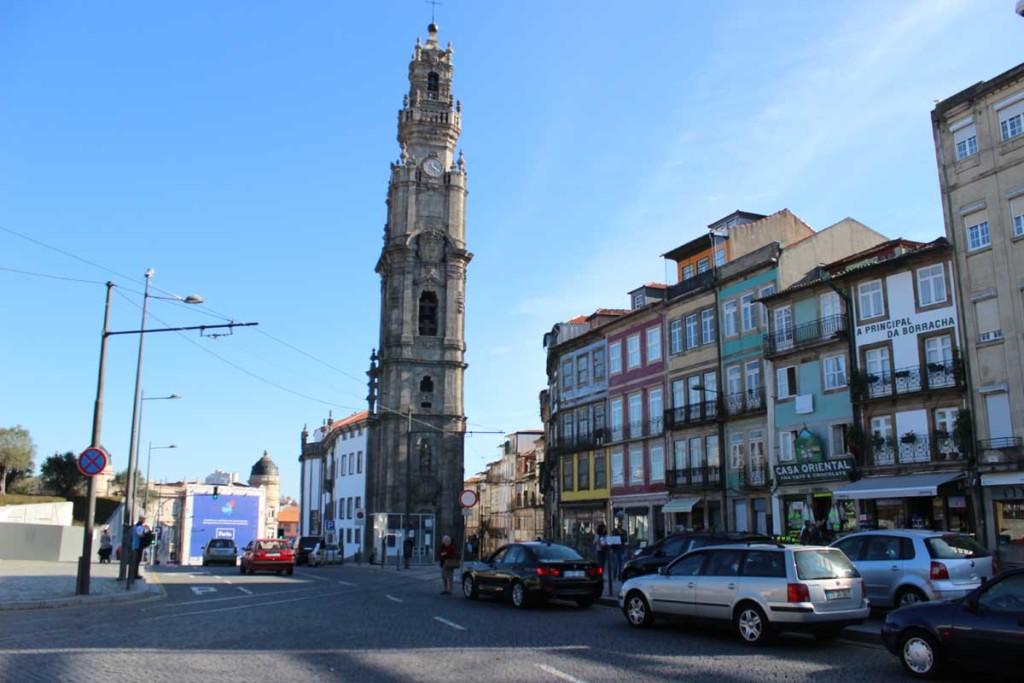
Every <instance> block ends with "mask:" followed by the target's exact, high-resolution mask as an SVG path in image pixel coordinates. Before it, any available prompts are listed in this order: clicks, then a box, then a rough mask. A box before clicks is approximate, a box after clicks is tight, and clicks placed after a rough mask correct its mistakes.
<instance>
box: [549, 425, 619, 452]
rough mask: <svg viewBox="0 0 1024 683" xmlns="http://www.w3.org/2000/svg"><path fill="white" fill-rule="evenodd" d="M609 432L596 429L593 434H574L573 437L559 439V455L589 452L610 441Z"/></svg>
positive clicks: (557, 442)
mask: <svg viewBox="0 0 1024 683" xmlns="http://www.w3.org/2000/svg"><path fill="white" fill-rule="evenodd" d="M607 435H608V432H607V431H606V430H604V429H595V430H594V431H592V432H583V433H582V434H573V435H572V436H563V437H559V438H558V439H557V440H556V444H557V448H558V452H559V453H573V452H575V451H582V450H588V449H591V448H595V447H597V446H600V445H602V444H603V443H604V442H605V441H607V440H608V436H607Z"/></svg>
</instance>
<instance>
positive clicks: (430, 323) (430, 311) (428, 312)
mask: <svg viewBox="0 0 1024 683" xmlns="http://www.w3.org/2000/svg"><path fill="white" fill-rule="evenodd" d="M419 330H420V334H421V335H423V336H424V337H436V336H437V294H435V293H434V292H423V293H422V294H420V311H419Z"/></svg>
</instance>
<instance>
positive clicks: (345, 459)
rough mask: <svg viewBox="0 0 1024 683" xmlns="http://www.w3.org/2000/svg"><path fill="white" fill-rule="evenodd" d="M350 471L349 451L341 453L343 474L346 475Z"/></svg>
mask: <svg viewBox="0 0 1024 683" xmlns="http://www.w3.org/2000/svg"><path fill="white" fill-rule="evenodd" d="M347 472H348V453H342V454H341V476H343V477H344V476H345V474H346V473H347Z"/></svg>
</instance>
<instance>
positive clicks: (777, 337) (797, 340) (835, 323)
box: [764, 315, 846, 356]
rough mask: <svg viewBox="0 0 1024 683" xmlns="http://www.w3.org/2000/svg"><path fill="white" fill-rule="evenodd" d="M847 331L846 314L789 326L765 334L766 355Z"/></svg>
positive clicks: (819, 341)
mask: <svg viewBox="0 0 1024 683" xmlns="http://www.w3.org/2000/svg"><path fill="white" fill-rule="evenodd" d="M845 333H846V316H845V315H829V316H826V317H824V318H818V319H817V320H814V321H812V322H809V323H804V324H802V325H797V326H796V327H787V328H784V329H781V330H776V331H775V332H771V333H769V334H766V335H764V352H765V355H768V356H770V355H772V354H777V353H784V352H787V351H793V350H795V349H803V348H807V347H808V346H814V345H815V344H820V343H821V342H826V341H831V340H832V339H835V338H836V337H837V336H839V335H842V334H845Z"/></svg>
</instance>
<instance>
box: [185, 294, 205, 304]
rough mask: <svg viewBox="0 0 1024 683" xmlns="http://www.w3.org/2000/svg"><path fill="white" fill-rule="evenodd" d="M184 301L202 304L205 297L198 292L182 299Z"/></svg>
mask: <svg viewBox="0 0 1024 683" xmlns="http://www.w3.org/2000/svg"><path fill="white" fill-rule="evenodd" d="M182 301H184V302H185V303H186V304H201V303H203V297H201V296H199V295H198V294H189V295H188V296H186V297H185V298H184V299H182Z"/></svg>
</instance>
